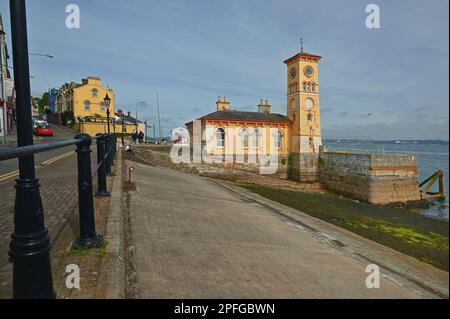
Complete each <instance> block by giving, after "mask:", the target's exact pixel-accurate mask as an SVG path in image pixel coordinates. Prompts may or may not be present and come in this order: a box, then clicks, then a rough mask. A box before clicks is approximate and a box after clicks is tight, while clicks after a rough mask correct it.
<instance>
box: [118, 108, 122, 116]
mask: <svg viewBox="0 0 450 319" xmlns="http://www.w3.org/2000/svg"><path fill="white" fill-rule="evenodd" d="M117 116H119V117H122V116H123V111H122V109H118V110H117Z"/></svg>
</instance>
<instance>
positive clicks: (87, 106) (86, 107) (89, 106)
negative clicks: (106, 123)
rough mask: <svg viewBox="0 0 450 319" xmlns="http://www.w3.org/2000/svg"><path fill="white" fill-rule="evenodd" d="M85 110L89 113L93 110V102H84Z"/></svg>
mask: <svg viewBox="0 0 450 319" xmlns="http://www.w3.org/2000/svg"><path fill="white" fill-rule="evenodd" d="M84 109H85V110H86V111H89V110H90V109H91V102H89V101H87V100H86V101H84Z"/></svg>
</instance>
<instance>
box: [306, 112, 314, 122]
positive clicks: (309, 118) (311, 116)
mask: <svg viewBox="0 0 450 319" xmlns="http://www.w3.org/2000/svg"><path fill="white" fill-rule="evenodd" d="M307 118H308V121H309V122H312V120H313V115H312V114H311V113H308V116H307Z"/></svg>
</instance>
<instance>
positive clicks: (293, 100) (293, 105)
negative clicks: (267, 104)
mask: <svg viewBox="0 0 450 319" xmlns="http://www.w3.org/2000/svg"><path fill="white" fill-rule="evenodd" d="M297 107H298V101H297V100H296V99H292V100H291V108H292V109H296V108H297Z"/></svg>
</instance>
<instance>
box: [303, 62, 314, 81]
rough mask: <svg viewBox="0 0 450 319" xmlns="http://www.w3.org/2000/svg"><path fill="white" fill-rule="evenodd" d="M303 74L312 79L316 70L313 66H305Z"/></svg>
mask: <svg viewBox="0 0 450 319" xmlns="http://www.w3.org/2000/svg"><path fill="white" fill-rule="evenodd" d="M303 72H304V73H305V75H306V76H307V77H309V78H310V77H312V76H313V74H314V69H313V68H312V66H310V65H307V66H305V69H304V70H303Z"/></svg>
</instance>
